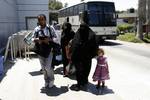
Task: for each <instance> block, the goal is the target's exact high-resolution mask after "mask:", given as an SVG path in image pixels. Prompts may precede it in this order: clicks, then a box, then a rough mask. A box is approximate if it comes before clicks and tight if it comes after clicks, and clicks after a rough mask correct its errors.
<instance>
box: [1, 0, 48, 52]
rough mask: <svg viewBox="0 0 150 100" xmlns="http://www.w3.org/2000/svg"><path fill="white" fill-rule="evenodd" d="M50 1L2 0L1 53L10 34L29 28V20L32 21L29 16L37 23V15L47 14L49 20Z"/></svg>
mask: <svg viewBox="0 0 150 100" xmlns="http://www.w3.org/2000/svg"><path fill="white" fill-rule="evenodd" d="M48 3H49V0H0V53H1V51H2V50H3V48H5V46H6V43H7V39H8V37H9V36H11V35H12V34H13V33H15V32H18V31H20V30H25V29H27V22H30V21H32V20H31V19H30V20H29V21H27V20H26V19H27V18H34V20H33V21H32V22H34V23H36V22H35V21H36V20H35V18H36V17H37V15H38V14H45V15H46V17H47V22H49V11H48ZM30 23H31V22H30ZM34 23H31V24H33V25H34ZM30 26H31V25H30ZM35 26H36V25H35Z"/></svg>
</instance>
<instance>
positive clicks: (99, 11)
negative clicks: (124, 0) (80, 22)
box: [87, 2, 116, 26]
mask: <svg viewBox="0 0 150 100" xmlns="http://www.w3.org/2000/svg"><path fill="white" fill-rule="evenodd" d="M87 10H88V16H87V17H88V24H89V25H90V26H116V16H115V7H114V3H108V2H107V3H105V2H101V3H98V2H93V3H92V2H90V3H88V5H87Z"/></svg>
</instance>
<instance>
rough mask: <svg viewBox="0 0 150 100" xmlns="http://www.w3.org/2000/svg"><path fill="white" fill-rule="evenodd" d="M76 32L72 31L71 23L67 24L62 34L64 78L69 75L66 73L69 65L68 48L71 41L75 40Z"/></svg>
mask: <svg viewBox="0 0 150 100" xmlns="http://www.w3.org/2000/svg"><path fill="white" fill-rule="evenodd" d="M74 35H75V32H74V31H73V30H72V25H71V24H70V23H69V22H65V23H64V24H63V26H62V34H61V48H62V62H63V75H64V77H65V76H67V75H68V73H67V71H66V66H67V65H68V63H69V60H68V59H67V55H66V46H67V45H68V43H69V41H70V40H71V39H73V37H74Z"/></svg>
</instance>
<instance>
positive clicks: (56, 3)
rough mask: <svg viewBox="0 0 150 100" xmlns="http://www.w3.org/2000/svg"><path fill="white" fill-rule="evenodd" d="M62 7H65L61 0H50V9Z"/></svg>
mask: <svg viewBox="0 0 150 100" xmlns="http://www.w3.org/2000/svg"><path fill="white" fill-rule="evenodd" d="M62 7H63V4H62V2H60V1H55V0H54V1H50V2H49V9H51V10H59V9H61V8H62Z"/></svg>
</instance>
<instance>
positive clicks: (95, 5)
mask: <svg viewBox="0 0 150 100" xmlns="http://www.w3.org/2000/svg"><path fill="white" fill-rule="evenodd" d="M88 10H89V11H99V12H102V10H103V8H102V4H99V3H89V4H88Z"/></svg>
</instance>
